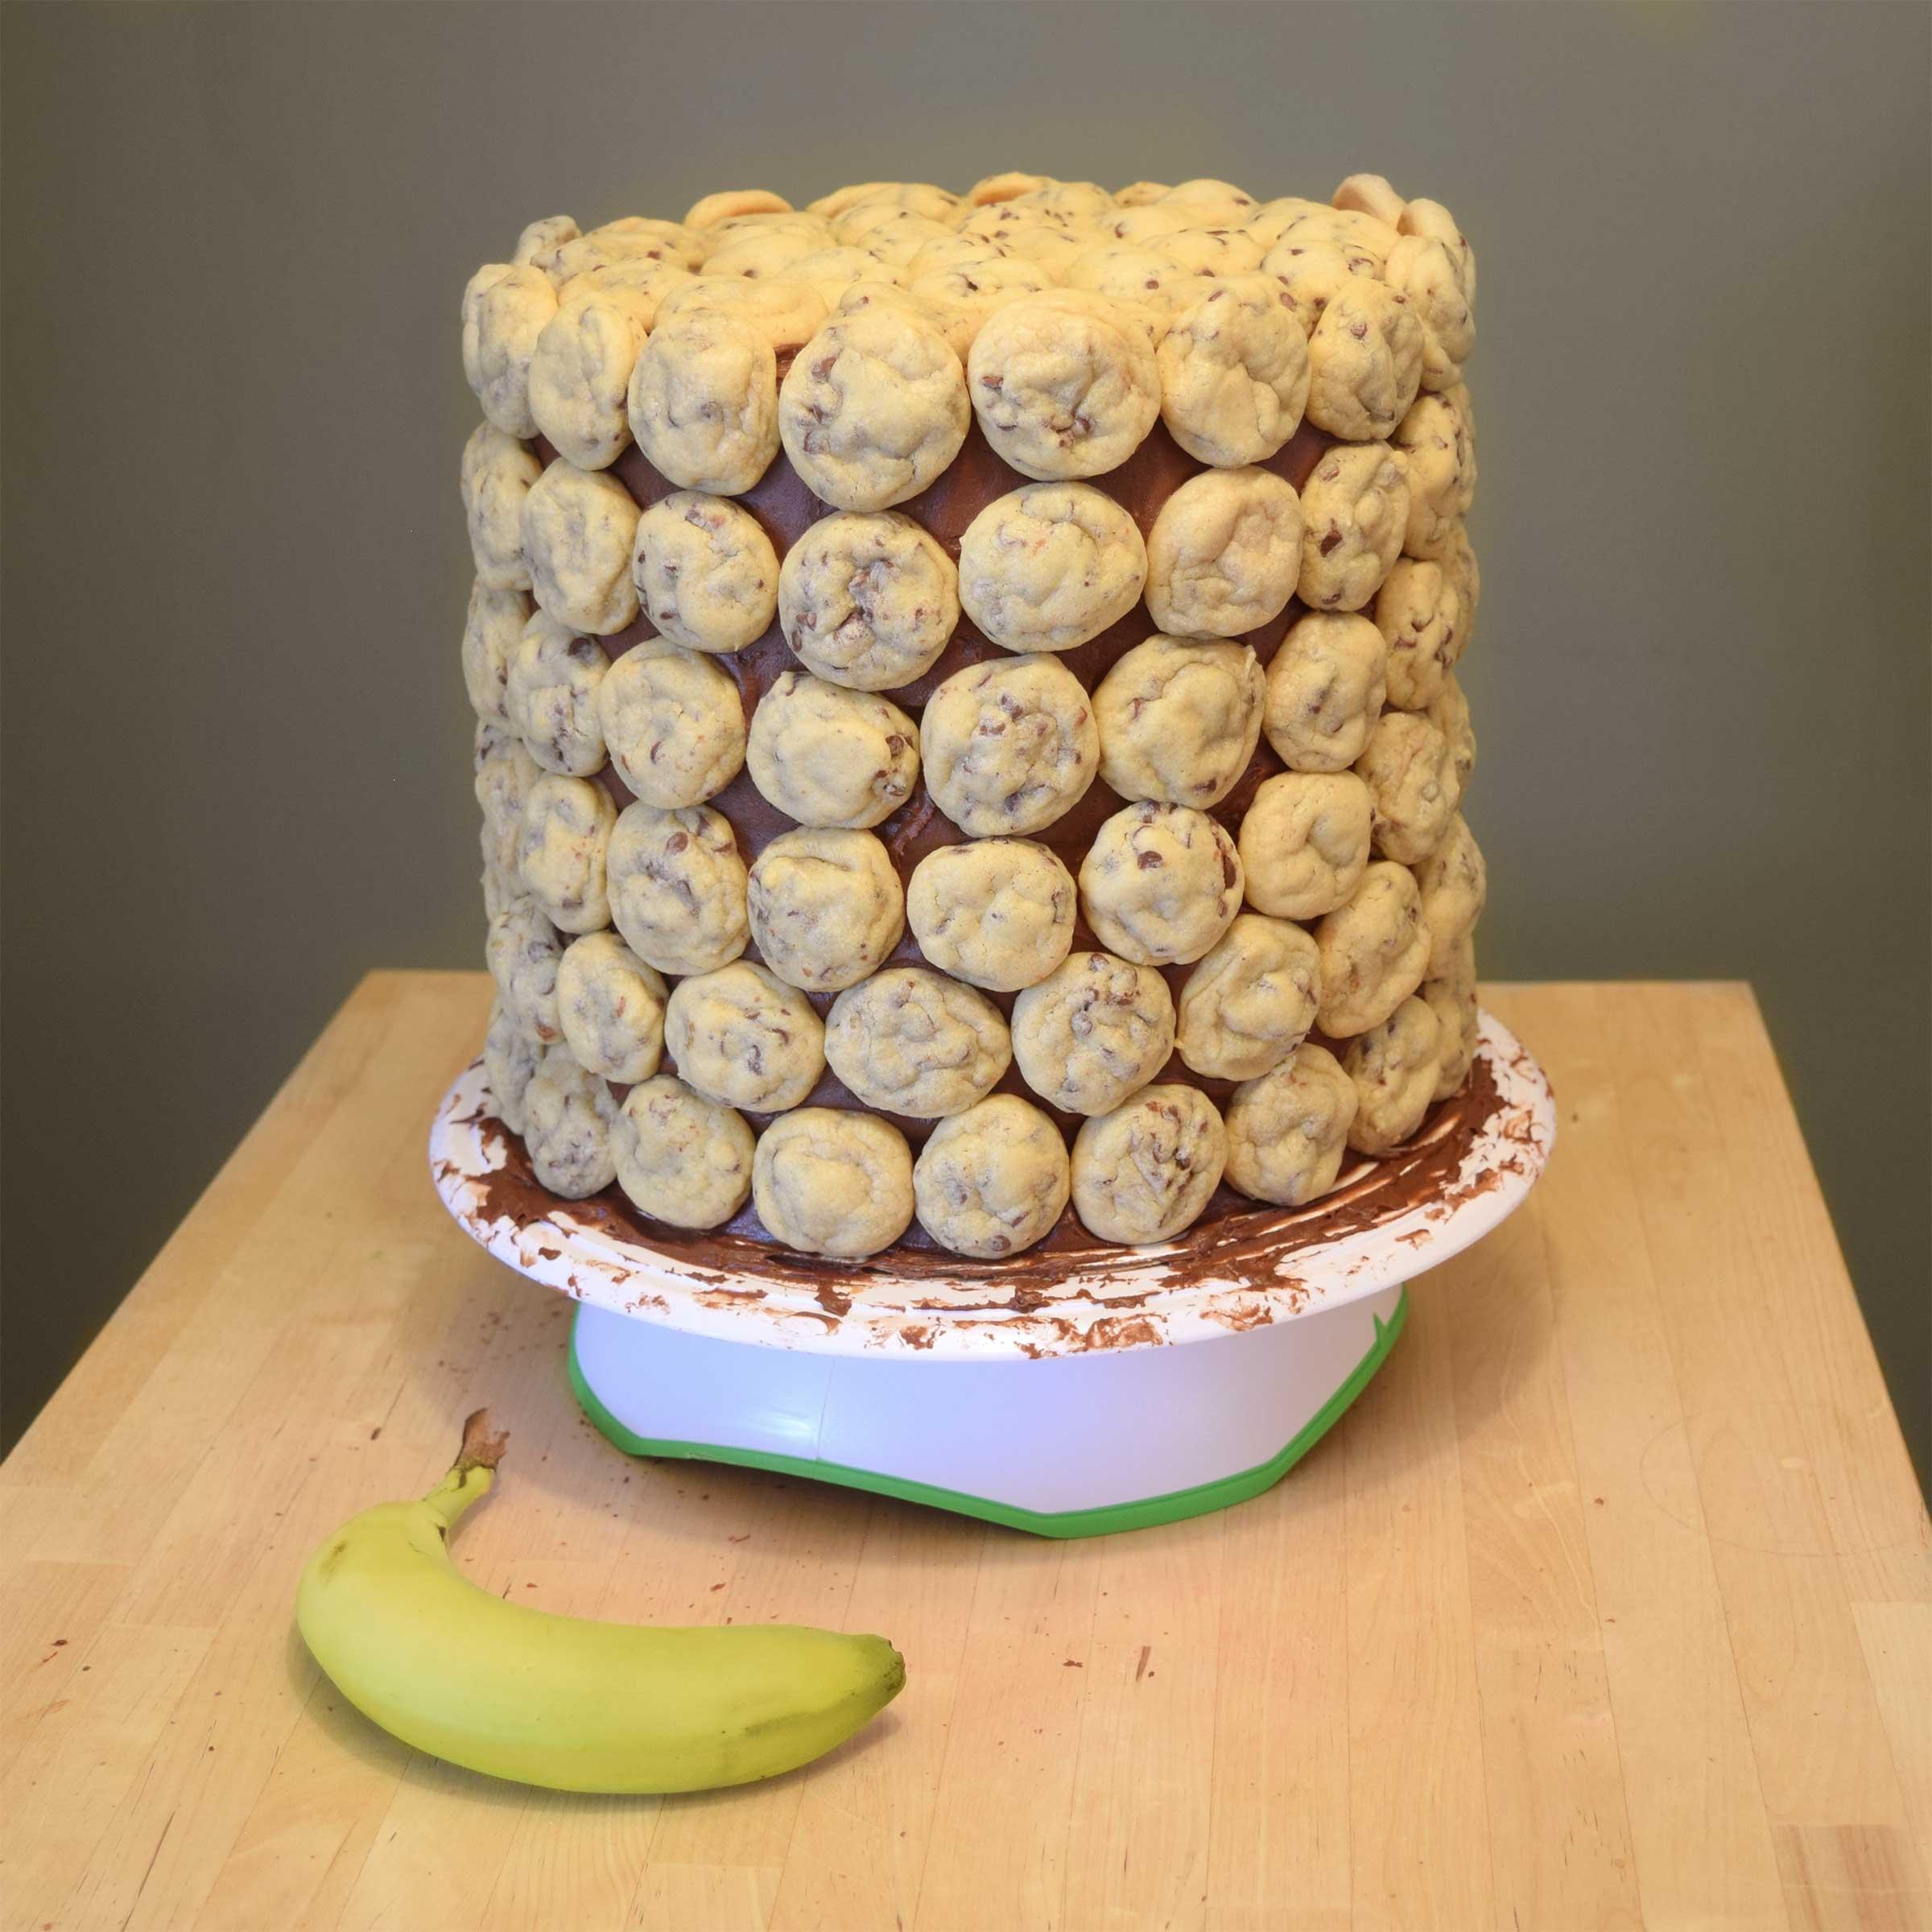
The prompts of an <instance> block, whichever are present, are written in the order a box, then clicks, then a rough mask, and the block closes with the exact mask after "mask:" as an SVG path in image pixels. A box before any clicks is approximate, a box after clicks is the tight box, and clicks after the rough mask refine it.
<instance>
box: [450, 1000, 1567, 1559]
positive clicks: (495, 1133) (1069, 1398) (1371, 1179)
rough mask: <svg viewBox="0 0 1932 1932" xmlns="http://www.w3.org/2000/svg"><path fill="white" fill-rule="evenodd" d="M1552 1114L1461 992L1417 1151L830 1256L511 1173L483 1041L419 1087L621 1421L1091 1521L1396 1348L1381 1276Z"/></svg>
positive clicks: (1256, 1468)
mask: <svg viewBox="0 0 1932 1932" xmlns="http://www.w3.org/2000/svg"><path fill="white" fill-rule="evenodd" d="M1554 1135H1555V1108H1554V1103H1553V1101H1552V1100H1551V1096H1550V1088H1549V1084H1548V1082H1547V1081H1546V1080H1545V1079H1544V1077H1543V1075H1542V1070H1541V1069H1540V1068H1539V1067H1538V1066H1537V1065H1536V1063H1535V1062H1534V1060H1533V1059H1530V1055H1528V1053H1527V1052H1525V1050H1524V1049H1523V1048H1522V1047H1521V1046H1520V1045H1519V1044H1518V1043H1517V1041H1516V1040H1515V1038H1513V1036H1512V1035H1511V1034H1509V1031H1508V1030H1507V1029H1506V1028H1505V1027H1504V1026H1502V1025H1501V1023H1500V1022H1497V1021H1496V1020H1495V1019H1494V1018H1492V1017H1491V1016H1490V1015H1489V1014H1488V1013H1484V1015H1483V1016H1482V1022H1481V1030H1480V1042H1479V1045H1478V1049H1477V1063H1476V1067H1475V1069H1474V1070H1473V1071H1472V1077H1471V1080H1470V1082H1469V1084H1468V1087H1467V1088H1465V1089H1464V1092H1463V1094H1462V1095H1461V1096H1458V1097H1457V1098H1456V1099H1455V1100H1451V1102H1450V1103H1448V1104H1447V1105H1445V1106H1444V1107H1443V1108H1441V1109H1440V1110H1439V1112H1438V1113H1437V1114H1436V1116H1435V1117H1434V1119H1433V1120H1432V1121H1431V1122H1430V1125H1429V1127H1428V1129H1426V1132H1425V1134H1424V1136H1423V1137H1422V1139H1421V1140H1420V1141H1418V1142H1417V1143H1416V1144H1415V1145H1414V1147H1413V1148H1411V1149H1410V1150H1406V1151H1405V1153H1404V1154H1402V1155H1401V1156H1399V1157H1398V1158H1396V1159H1394V1160H1393V1161H1390V1162H1385V1163H1380V1164H1373V1165H1372V1164H1369V1163H1366V1162H1364V1163H1360V1164H1359V1170H1358V1171H1356V1172H1354V1173H1353V1174H1351V1172H1350V1170H1348V1168H1346V1167H1345V1168H1344V1174H1343V1178H1342V1182H1341V1184H1340V1186H1339V1187H1337V1189H1336V1190H1335V1192H1334V1193H1332V1194H1331V1195H1328V1196H1326V1197H1324V1199H1323V1200H1322V1201H1320V1202H1319V1203H1315V1204H1314V1205H1313V1206H1312V1207H1311V1208H1305V1209H1301V1210H1292V1211H1290V1210H1279V1211H1257V1212H1255V1213H1253V1214H1239V1215H1236V1216H1230V1217H1228V1219H1227V1220H1224V1221H1220V1222H1216V1223H1214V1224H1212V1225H1210V1226H1208V1227H1207V1228H1199V1229H1196V1230H1195V1232H1193V1233H1192V1234H1191V1235H1190V1236H1188V1237H1187V1238H1186V1239H1185V1240H1183V1241H1179V1242H1176V1243H1173V1244H1169V1245H1161V1246H1155V1247H1151V1248H1144V1249H1109V1250H1104V1251H1103V1250H1093V1251H1088V1252H1086V1253H1082V1254H1080V1255H1078V1256H1076V1257H1072V1258H1071V1259H1069V1258H1067V1257H1049V1256H1043V1255H1036V1256H1034V1257H1027V1256H1020V1257H1015V1258H1014V1259H1013V1260H1012V1261H1005V1262H1001V1263H997V1264H993V1265H985V1266H982V1265H978V1264H975V1263H972V1262H968V1261H961V1260H959V1259H957V1258H956V1257H940V1256H935V1255H932V1254H930V1253H920V1254H919V1255H918V1256H917V1257H907V1256H906V1255H904V1254H902V1255H901V1256H899V1257H897V1259H896V1261H895V1257H893V1256H890V1255H888V1256H881V1257H875V1260H874V1261H869V1262H861V1263H856V1264H854V1263H846V1264H840V1265H831V1264H825V1263H819V1262H815V1261H811V1260H810V1259H809V1258H808V1257H799V1256H795V1255H789V1254H786V1253H782V1251H777V1250H774V1249H770V1248H767V1247H762V1246H760V1245H756V1244H753V1243H750V1242H747V1241H737V1240H735V1239H731V1238H729V1237H728V1238H727V1239H725V1240H724V1241H720V1242H716V1243H707V1244H705V1245H704V1247H703V1249H701V1250H700V1251H694V1252H687V1251H685V1250H684V1249H683V1248H682V1247H681V1246H679V1245H676V1244H675V1243H673V1242H671V1241H664V1242H663V1243H661V1244H654V1243H653V1242H652V1241H650V1239H649V1238H648V1237H647V1236H646V1234H645V1232H643V1230H642V1228H640V1227H639V1226H638V1223H637V1221H636V1220H635V1219H634V1217H632V1216H629V1215H627V1214H625V1213H624V1212H621V1210H620V1208H617V1206H615V1205H613V1204H612V1203H610V1202H608V1201H605V1200H601V1199H600V1200H593V1201H580V1202H573V1201H565V1200H562V1199H559V1198H558V1197H556V1196H555V1195H550V1194H547V1193H546V1192H545V1191H543V1189H542V1188H541V1187H539V1185H538V1184H537V1183H535V1179H534V1177H533V1176H531V1175H530V1173H529V1170H528V1166H527V1162H526V1158H525V1157H524V1155H523V1153H522V1148H521V1146H520V1145H519V1144H518V1142H517V1141H515V1140H514V1138H513V1137H511V1136H510V1135H509V1134H508V1133H506V1131H505V1129H503V1127H502V1125H501V1123H500V1122H498V1121H497V1120H496V1119H495V1118H494V1116H493V1111H492V1103H491V1100H490V1097H489V1088H488V1084H487V1081H486V1080H485V1075H484V1071H483V1067H482V1064H481V1062H480V1061H479V1062H477V1063H474V1064H473V1065H472V1066H470V1067H468V1068H467V1069H465V1071H464V1072H463V1074H462V1075H460V1077H459V1078H458V1079H457V1080H456V1084H454V1085H453V1086H452V1088H450V1090H449V1092H448V1094H447V1095H446V1096H444V1100H443V1104H442V1105H441V1106H440V1108H438V1110H437V1113H436V1121H435V1125H434V1126H433V1127H432V1129H431V1134H430V1165H431V1172H432V1174H433V1175H434V1177H435V1180H436V1190H437V1192H438V1193H439V1194H440V1195H441V1197H442V1199H443V1200H444V1204H445V1205H446V1206H447V1207H448V1208H449V1211H450V1212H451V1213H452V1214H453V1215H454V1216H456V1219H457V1220H458V1221H459V1222H460V1223H461V1224H462V1225H463V1227H464V1228H465V1229H466V1230H467V1231H468V1232H469V1233H470V1234H471V1235H472V1236H473V1237H474V1238H475V1239H476V1240H477V1241H479V1242H481V1244H482V1245H484V1246H485V1247H486V1248H487V1249H489V1251H490V1252H491V1253H493V1254H494V1255H496V1256H497V1257H498V1258H499V1259H500V1260H502V1261H506V1262H507V1263H509V1265H510V1266H511V1267H513V1268H515V1269H518V1270H519V1271H520V1272H521V1273H522V1274H526V1275H529V1276H530V1278H532V1279H533V1280H535V1281H538V1282H543V1284H545V1285H546V1286H549V1287H552V1288H555V1289H559V1290H563V1291H564V1293H566V1294H570V1295H572V1297H574V1298H576V1302H577V1303H578V1309H577V1315H576V1325H575V1330H574V1333H573V1335H572V1342H571V1355H570V1373H571V1380H572V1385H574V1387H575V1389H576V1393H577V1397H578V1400H579V1401H580V1402H581V1403H582V1404H583V1406H584V1410H585V1412H586V1413H587V1414H588V1415H589V1417H590V1418H591V1419H592V1422H595V1423H596V1424H597V1427H598V1428H599V1429H601V1430H602V1431H603V1432H604V1434H605V1435H607V1436H609V1438H610V1439H611V1440H612V1441H613V1442H614V1443H617V1445H618V1446H619V1447H621V1448H624V1449H626V1450H628V1451H630V1452H631V1453H633V1454H634V1455H650V1456H695V1457H700V1458H704V1459H708V1460H711V1461H715V1462H725V1463H745V1464H749V1465H751V1466H753V1467H755V1468H766V1469H777V1470H782V1471H785V1472H788V1473H791V1474H793V1475H799V1476H811V1477H814V1478H815V1479H817V1480H820V1481H826V1482H833V1483H842V1484H848V1485H849V1486H851V1487H852V1488H861V1489H869V1490H873V1491H877V1492H881V1493H882V1494H886V1495H890V1496H902V1497H906V1498H908V1499H910V1500H911V1501H916V1502H922V1503H927V1504H931V1505H935V1506H936V1507H938V1508H941V1509H952V1510H956V1511H959V1512H960V1513H963V1514H965V1515H968V1516H976V1517H984V1518H985V1519H987V1520H989V1521H993V1522H999V1523H1005V1524H1008V1525H1011V1526H1013V1527H1014V1528H1016V1529H1022V1530H1031V1531H1033V1532H1034V1533H1036V1534H1040V1535H1045V1536H1092V1535H1098V1534H1103V1533H1104V1532H1107V1531H1110V1530H1130V1529H1138V1528H1142V1527H1145V1526H1146V1525H1149V1524H1153V1523H1161V1522H1169V1521H1174V1520H1176V1519H1178V1518H1179V1517H1187V1516H1195V1515H1199V1514H1201V1513H1203V1512H1205V1511H1208V1510H1211V1509H1221V1508H1224V1507H1225V1506H1226V1505H1228V1504H1229V1503H1234V1502H1239V1501H1241V1500H1243V1499H1244V1498H1245V1497H1247V1496H1253V1495H1255V1494H1257V1492H1259V1491H1261V1490H1262V1489H1265V1488H1267V1487H1268V1486H1269V1484H1273V1483H1274V1482H1276V1481H1278V1480H1279V1479H1280V1478H1281V1477H1282V1476H1283V1475H1284V1474H1286V1472H1287V1471H1288V1470H1289V1469H1290V1468H1293V1466H1294V1463H1296V1462H1297V1461H1298V1460H1299V1459H1300V1458H1301V1457H1302V1455H1306V1454H1307V1451H1308V1450H1309V1449H1310V1448H1311V1447H1313V1446H1314V1444H1315V1443H1316V1442H1318V1441H1319V1439H1320V1438H1321V1437H1322V1435H1323V1433H1324V1432H1325V1431H1326V1430H1327V1429H1328V1428H1329V1427H1330V1426H1331V1424H1332V1423H1333V1422H1335V1418H1337V1417H1338V1416H1340V1414H1342V1412H1343V1411H1344V1410H1345V1409H1346V1408H1347V1407H1348V1405H1349V1403H1350V1402H1352V1401H1353V1400H1354V1399H1355V1397H1356V1395H1358V1394H1359V1393H1360V1392H1361V1390H1362V1389H1363V1388H1364V1386H1365V1385H1366V1384H1367V1382H1368V1381H1369V1377H1371V1376H1372V1375H1373V1374H1374V1373H1375V1371H1376V1369H1377V1368H1378V1367H1379V1366H1380V1365H1381V1362H1382V1360H1383V1359H1384V1358H1385V1356H1387V1354H1388V1353H1389V1350H1390V1348H1393V1345H1394V1344H1395V1340H1396V1338H1397V1335H1399V1334H1400V1333H1401V1332H1402V1323H1403V1319H1404V1317H1405V1315H1406V1312H1407V1307H1408V1302H1407V1292H1406V1287H1405V1286H1404V1284H1405V1283H1406V1282H1407V1281H1408V1280H1410V1278H1412V1277H1413V1276H1414V1275H1416V1274H1420V1273H1422V1271H1423V1270H1424V1269H1429V1268H1432V1267H1435V1266H1436V1265H1438V1264H1439V1263H1440V1262H1443V1261H1447V1260H1448V1259H1449V1258H1450V1257H1451V1256H1452V1255H1455V1254H1457V1253H1460V1252H1461V1251H1462V1250H1463V1249H1465V1248H1467V1247H1468V1246H1469V1245H1470V1244H1471V1243H1472V1242H1473V1241H1478V1240H1480V1238H1481V1237H1482V1236H1484V1234H1486V1233H1488V1232H1489V1230H1490V1229H1491V1228H1494V1227H1495V1226H1496V1224H1497V1223H1499V1222H1500V1221H1501V1220H1503V1219H1504V1217H1505V1216H1507V1215H1508V1214H1509V1212H1511V1211H1512V1210H1513V1208H1516V1207H1517V1205H1518V1203H1520V1202H1521V1200H1522V1199H1523V1197H1524V1196H1525V1195H1526V1194H1527V1193H1528V1192H1529V1191H1530V1187H1531V1186H1532V1185H1533V1184H1534V1182H1535V1180H1536V1179H1537V1177H1538V1174H1541V1172H1542V1169H1543V1166H1544V1164H1545V1162H1546V1161H1547V1159H1548V1158H1549V1152H1550V1144H1551V1142H1552V1141H1553V1140H1554ZM700 1253H701V1256H702V1258H699V1257H700Z"/></svg>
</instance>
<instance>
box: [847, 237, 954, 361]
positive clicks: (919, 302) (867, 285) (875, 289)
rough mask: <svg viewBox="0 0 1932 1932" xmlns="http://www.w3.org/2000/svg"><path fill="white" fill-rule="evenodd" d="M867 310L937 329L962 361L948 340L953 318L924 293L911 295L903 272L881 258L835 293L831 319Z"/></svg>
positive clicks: (950, 338) (950, 336) (863, 313)
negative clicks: (866, 273) (863, 275)
mask: <svg viewBox="0 0 1932 1932" xmlns="http://www.w3.org/2000/svg"><path fill="white" fill-rule="evenodd" d="M867 314H880V315H888V316H902V317H904V318H905V319H906V320H908V321H910V322H911V323H913V324H915V325H916V326H917V327H919V328H929V329H936V330H938V331H939V334H940V335H942V336H944V337H945V338H946V343H947V347H948V348H951V349H953V353H954V354H955V355H956V356H958V357H959V358H960V362H961V364H962V365H964V361H965V357H964V354H963V353H961V352H960V350H959V349H957V348H956V347H955V346H954V345H953V341H952V328H953V325H954V322H955V320H956V318H954V317H953V316H950V315H946V314H943V313H942V312H940V311H939V309H938V308H935V307H934V305H933V304H932V303H930V302H928V301H927V300H926V299H924V297H923V296H920V295H914V293H913V292H912V291H911V290H910V288H908V287H906V278H905V275H903V274H902V272H901V271H900V270H898V269H892V268H888V267H887V266H886V265H885V263H884V262H880V263H878V264H877V266H876V267H875V268H874V270H873V273H872V274H871V275H869V276H867V277H866V278H865V279H864V280H863V281H859V282H855V283H852V286H851V287H849V288H848V289H847V290H846V291H845V292H844V294H843V295H840V297H839V300H838V306H837V308H836V309H835V310H834V311H833V315H832V320H834V321H842V320H844V318H845V317H847V316H862V315H867Z"/></svg>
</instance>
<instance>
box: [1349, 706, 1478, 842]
mask: <svg viewBox="0 0 1932 1932" xmlns="http://www.w3.org/2000/svg"><path fill="white" fill-rule="evenodd" d="M1355 769H1356V772H1357V773H1358V774H1360V777H1361V778H1362V781H1363V782H1364V783H1365V784H1366V785H1367V786H1368V787H1369V796H1370V798H1371V799H1373V801H1374V805H1375V849H1376V852H1377V855H1378V856H1379V857H1382V858H1385V859H1396V860H1398V861H1401V863H1402V864H1403V865H1415V864H1417V863H1418V862H1419V861H1422V860H1423V859H1426V858H1427V857H1428V856H1429V855H1430V852H1434V851H1435V848H1437V847H1438V846H1439V845H1440V844H1442V842H1443V840H1444V839H1445V838H1447V836H1449V828H1450V825H1451V823H1452V822H1453V820H1454V819H1455V812H1456V807H1458V806H1459V805H1460V804H1461V803H1462V787H1461V786H1459V785H1458V784H1457V782H1456V779H1455V761H1454V760H1453V759H1452V758H1451V755H1450V751H1449V741H1448V740H1447V738H1445V737H1443V734H1442V733H1440V732H1439V731H1438V730H1437V729H1436V728H1435V726H1434V725H1431V724H1430V722H1429V720H1427V719H1426V718H1425V717H1422V716H1418V715H1417V714H1416V713H1414V712H1406V711H1385V712H1383V713H1382V715H1381V717H1379V718H1378V719H1377V720H1376V723H1375V729H1373V731H1371V732H1370V733H1369V742H1368V744H1367V745H1364V747H1363V749H1362V755H1361V756H1360V758H1357V759H1356V762H1355Z"/></svg>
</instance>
